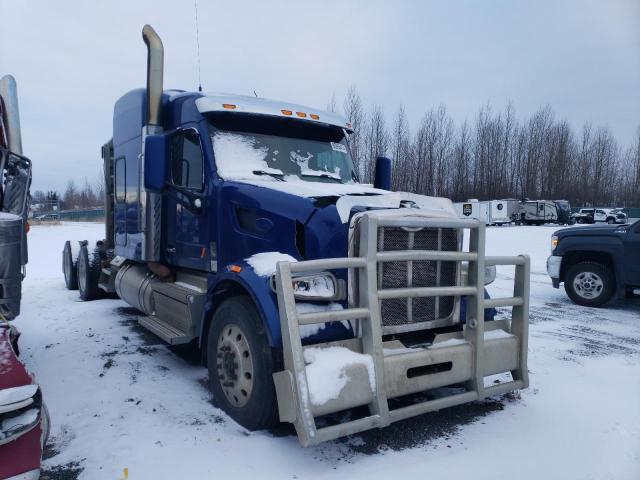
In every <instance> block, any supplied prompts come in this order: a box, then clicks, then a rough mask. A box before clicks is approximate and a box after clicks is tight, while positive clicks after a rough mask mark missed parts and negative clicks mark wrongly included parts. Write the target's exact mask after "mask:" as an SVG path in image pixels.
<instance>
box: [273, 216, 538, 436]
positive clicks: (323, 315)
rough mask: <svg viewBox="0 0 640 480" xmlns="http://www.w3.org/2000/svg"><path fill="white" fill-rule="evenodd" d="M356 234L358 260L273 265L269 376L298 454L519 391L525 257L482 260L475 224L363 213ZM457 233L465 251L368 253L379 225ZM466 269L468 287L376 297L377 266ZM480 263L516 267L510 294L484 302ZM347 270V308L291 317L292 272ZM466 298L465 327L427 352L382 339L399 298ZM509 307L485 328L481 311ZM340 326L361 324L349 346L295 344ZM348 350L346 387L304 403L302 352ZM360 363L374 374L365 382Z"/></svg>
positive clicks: (522, 384) (523, 378)
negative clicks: (390, 303) (329, 417)
mask: <svg viewBox="0 0 640 480" xmlns="http://www.w3.org/2000/svg"><path fill="white" fill-rule="evenodd" d="M361 221H362V223H361V227H360V239H359V241H360V249H359V252H360V255H361V256H358V257H349V258H332V259H321V260H310V261H303V262H295V263H291V262H279V263H278V266H277V272H276V289H277V294H278V307H279V311H280V323H281V328H282V342H283V351H284V367H285V370H283V371H281V372H276V373H274V374H273V378H274V383H275V387H276V393H277V397H278V410H279V414H280V420H281V421H283V422H290V423H293V424H294V425H295V428H296V432H297V434H298V438H299V440H300V443H301V444H302V445H303V446H305V447H306V446H310V445H315V444H318V443H320V442H324V441H327V440H332V439H335V438H338V437H342V436H345V435H351V434H354V433H358V432H362V431H364V430H368V429H371V428H374V427H378V428H381V427H384V426H386V425H389V424H390V423H391V422H395V421H398V420H401V419H405V418H408V417H412V416H415V415H420V414H423V413H426V412H430V411H434V410H439V409H441V408H444V407H450V406H454V405H459V404H462V403H467V402H471V401H474V400H480V399H483V398H486V397H488V396H491V395H499V394H503V393H506V392H509V391H512V390H517V389H521V388H526V387H527V386H528V384H529V378H528V372H527V341H528V317H529V257H528V256H525V255H521V256H513V257H485V255H484V250H485V225H484V223H482V222H478V221H477V220H475V219H451V218H427V217H416V216H410V217H408V216H400V215H398V216H383V217H377V216H375V215H369V214H364V215H363V218H362V219H361ZM383 226H391V227H411V228H456V229H469V230H470V233H471V238H470V247H469V251H468V252H449V251H433V250H405V251H392V252H378V251H377V232H378V228H379V227H383ZM421 260H422V261H424V260H433V261H454V262H465V261H466V262H469V275H468V285H465V286H452V287H443V286H434V287H408V288H394V289H378V283H377V266H378V263H380V262H390V261H394V262H399V261H421ZM485 265H487V266H488V265H515V278H514V290H513V296H512V297H507V298H493V299H485V298H484V267H485ZM336 269H352V270H353V273H354V274H355V275H357V276H358V277H357V278H358V284H359V288H358V297H359V298H354V299H351V300H352V302H351V303H352V304H353V305H351V306H350V308H347V309H344V310H337V311H322V312H314V313H298V312H297V309H296V300H295V298H294V294H293V289H292V281H291V280H292V274H293V273H303V272H313V271H325V270H336ZM438 296H457V297H462V296H465V297H466V298H467V319H468V320H467V322H466V325H464V326H462V327H461V331H458V332H453V333H446V334H439V335H436V336H435V340H434V341H433V343H432V344H431V345H430V346H427V347H422V348H404V346H403V345H402V344H401V343H400V342H398V341H387V342H385V341H383V339H382V322H381V313H380V300H384V299H391V298H407V297H438ZM490 307H512V316H511V319H507V320H498V321H493V322H489V323H487V324H485V322H484V310H485V308H490ZM345 320H357V321H358V322H359V323H360V328H359V329H358V331H359V334H358V336H357V337H356V338H353V339H349V340H344V341H338V342H330V343H323V344H316V345H311V346H305V347H303V346H302V343H301V340H300V331H299V326H300V325H311V324H323V323H326V322H336V321H345ZM335 346H339V347H343V348H348V349H349V350H351V351H353V352H357V353H359V354H362V355H365V356H368V357H362V358H363V360H364V361H363V362H362V363H358V362H356V363H352V364H349V365H345V367H344V369H343V371H342V374H343V375H345V377H346V378H347V381H346V383H345V385H344V387H343V388H342V389H341V390H340V392H339V394H338V395H337V397H336V398H329V399H328V400H325V401H324V402H322V403H321V402H316V403H315V404H314V403H313V402H312V400H311V395H310V392H309V383H308V372H307V364H306V362H305V356H304V351H305V350H306V349H308V348H328V347H335ZM366 365H369V366H371V365H372V366H373V374H374V375H373V377H374V378H373V379H372V378H371V376H370V375H369V373H370V372H369V371H368V368H367V367H366ZM504 372H510V373H511V376H512V380H511V381H508V382H505V383H499V384H496V385H491V386H488V387H485V382H484V377H486V376H489V375H494V374H498V373H504ZM457 384H463V385H464V386H465V388H464V391H462V392H460V391H459V390H458V391H456V393H453V394H451V395H449V396H444V397H442V396H440V397H439V398H436V399H433V400H427V401H423V402H420V403H412V404H410V405H408V406H403V407H400V408H396V409H390V408H389V403H388V400H389V399H391V398H397V397H401V396H404V395H408V394H412V393H418V392H424V391H428V390H432V389H434V388H439V387H444V386H449V385H457ZM363 405H367V406H368V410H369V414H368V415H367V416H365V417H363V418H359V419H356V420H351V421H346V422H343V423H338V424H336V425H331V426H326V427H318V425H317V424H316V418H317V417H319V416H322V415H326V414H329V413H335V412H339V411H343V410H347V409H350V408H354V407H357V406H363Z"/></svg>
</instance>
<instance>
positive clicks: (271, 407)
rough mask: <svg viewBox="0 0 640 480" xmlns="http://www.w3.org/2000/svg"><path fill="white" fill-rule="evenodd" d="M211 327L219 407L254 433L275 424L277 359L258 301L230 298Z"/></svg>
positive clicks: (213, 383) (211, 363) (211, 362)
mask: <svg viewBox="0 0 640 480" xmlns="http://www.w3.org/2000/svg"><path fill="white" fill-rule="evenodd" d="M211 322H212V324H211V329H210V331H209V335H208V339H207V363H208V365H207V366H208V368H209V384H210V387H211V391H212V393H213V397H214V402H215V404H216V406H218V407H220V408H221V409H222V410H224V411H225V412H226V413H227V414H228V415H229V416H230V417H231V418H233V419H234V420H235V421H236V422H238V423H239V424H240V425H242V426H243V427H245V428H247V429H249V430H259V429H262V428H267V427H270V426H273V425H275V424H276V423H277V421H278V415H277V401H276V392H275V387H274V385H273V377H272V374H273V358H272V354H271V348H270V347H269V342H268V338H267V334H266V331H265V328H264V324H263V322H262V320H261V318H260V315H259V314H258V311H257V310H256V307H255V306H254V304H253V302H252V301H251V299H250V298H249V297H247V296H238V297H233V298H230V299H228V300H226V301H225V302H224V303H223V304H222V305H220V307H219V308H218V310H217V311H216V312H215V314H214V315H213V319H212V320H211Z"/></svg>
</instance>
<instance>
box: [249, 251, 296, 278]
mask: <svg viewBox="0 0 640 480" xmlns="http://www.w3.org/2000/svg"><path fill="white" fill-rule="evenodd" d="M278 262H297V260H296V259H295V258H293V257H292V256H291V255H287V254H286V253H280V252H263V253H256V254H255V255H252V256H250V257H249V258H247V263H248V264H249V265H250V266H251V268H253V271H254V272H256V275H259V276H261V277H268V276H270V275H273V274H274V273H276V265H277V264H278Z"/></svg>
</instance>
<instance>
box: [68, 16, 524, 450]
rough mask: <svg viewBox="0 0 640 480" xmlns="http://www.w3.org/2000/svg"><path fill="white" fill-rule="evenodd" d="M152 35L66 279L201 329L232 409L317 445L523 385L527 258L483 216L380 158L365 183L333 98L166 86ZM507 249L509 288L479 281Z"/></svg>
mask: <svg viewBox="0 0 640 480" xmlns="http://www.w3.org/2000/svg"><path fill="white" fill-rule="evenodd" d="M142 34H143V39H144V41H145V43H146V44H147V47H148V57H147V88H146V89H138V90H132V91H130V92H129V93H127V94H125V95H124V96H122V97H121V98H120V99H119V100H118V101H117V102H116V104H115V109H114V118H113V138H112V139H111V140H110V141H109V142H107V143H106V144H105V145H104V146H103V148H102V156H103V160H104V172H105V179H106V185H107V188H106V201H105V202H106V205H105V210H106V236H105V239H104V240H103V241H100V242H98V243H97V244H96V245H90V244H88V243H87V242H85V241H79V242H77V241H69V242H67V244H66V245H65V248H64V252H63V270H64V274H65V280H66V283H67V286H68V287H69V288H76V287H77V288H79V291H80V296H81V297H82V298H83V299H85V300H91V299H94V298H98V297H100V296H102V295H103V294H105V292H106V293H111V294H113V293H115V294H117V295H118V296H119V297H120V298H121V299H123V300H124V301H125V302H127V303H129V304H130V305H132V306H134V307H135V308H136V309H138V310H139V311H140V312H141V314H140V317H139V322H140V324H141V325H143V326H144V327H146V328H148V329H149V330H151V331H152V332H154V333H155V334H157V335H158V336H159V337H160V338H162V339H163V340H165V341H166V342H167V343H169V344H181V343H182V344H183V343H189V342H193V343H195V344H197V345H198V346H199V347H200V348H201V351H202V356H203V362H204V363H205V365H207V366H208V369H209V380H210V387H211V390H212V392H213V397H214V401H215V402H216V404H217V405H218V406H219V407H221V408H222V409H224V410H225V411H226V412H227V413H228V414H229V415H230V416H231V417H232V418H233V419H235V420H236V421H237V422H238V423H240V424H241V425H243V426H245V427H246V428H248V429H260V428H265V427H268V426H270V425H273V424H274V423H276V422H278V421H281V422H291V423H293V424H294V425H295V427H296V431H297V433H298V437H299V439H300V442H301V443H302V444H303V445H304V446H307V445H313V444H317V443H319V442H322V441H325V440H329V439H333V438H337V437H340V436H344V435H348V434H352V433H356V432H360V431H363V430H366V429H370V428H374V427H384V426H386V425H388V424H389V423H390V422H394V421H397V420H400V419H403V418H407V417H411V416H414V415H419V414H421V413H424V412H428V411H433V410H438V409H441V408H444V407H447V406H452V405H458V404H462V403H466V402H472V401H474V400H479V399H482V398H485V397H487V396H490V395H498V394H502V393H505V392H508V391H512V390H515V389H520V388H525V387H527V385H528V376H527V365H526V360H527V338H528V333H527V328H528V326H527V325H528V297H529V260H528V257H526V256H515V257H487V256H485V226H484V223H483V222H478V221H477V220H475V219H459V218H457V215H456V212H455V210H454V208H453V205H452V203H451V202H450V201H449V200H447V199H442V198H432V197H425V196H421V195H415V194H411V193H402V192H391V191H389V186H390V178H391V171H390V162H389V161H388V160H386V159H382V158H381V159H378V160H377V163H376V182H375V185H374V186H371V185H365V184H361V183H359V181H358V177H357V175H356V172H355V170H354V166H353V162H352V159H351V156H350V152H349V143H348V137H349V134H350V132H351V130H352V128H351V125H350V124H349V123H348V121H347V120H346V119H344V118H343V117H341V116H339V115H336V114H335V113H331V112H325V111H319V110H316V109H313V108H309V107H305V106H301V105H294V104H290V103H285V102H278V101H270V100H265V99H261V98H254V97H244V96H237V95H208V94H203V93H200V92H184V91H179V90H164V89H163V47H162V42H161V40H160V38H159V37H158V36H157V35H156V33H155V32H154V30H153V29H152V28H151V27H150V26H148V25H147V26H145V27H144V28H143V31H142ZM464 232H467V234H469V235H470V239H469V248H467V249H463V234H464ZM507 264H508V265H515V276H514V278H515V281H514V289H513V294H512V295H510V296H508V297H507V298H492V299H489V298H485V290H484V285H485V279H486V275H485V273H486V272H489V275H491V274H492V272H493V273H495V268H494V267H493V266H495V265H507ZM495 307H511V308H512V313H511V315H509V314H508V313H505V314H504V315H502V316H501V318H499V319H498V317H496V318H495V319H493V312H494V308H495ZM485 312H488V313H489V314H490V316H491V318H492V319H493V320H492V321H487V322H485V320H486V319H485ZM497 374H504V376H503V378H502V380H501V381H500V382H499V383H496V382H495V381H491V382H488V383H487V377H489V376H494V375H497ZM485 383H487V384H485ZM450 386H454V387H455V388H446V387H450ZM436 389H439V390H438V394H437V395H429V392H434V391H435V390H436ZM425 392H426V393H425ZM355 407H368V408H355ZM345 410H350V411H351V412H352V414H351V416H349V417H348V418H350V419H349V420H347V421H345V420H344V419H345V418H347V416H345V415H335V413H337V412H342V411H345ZM319 417H322V418H323V421H321V422H317V420H318V418H319Z"/></svg>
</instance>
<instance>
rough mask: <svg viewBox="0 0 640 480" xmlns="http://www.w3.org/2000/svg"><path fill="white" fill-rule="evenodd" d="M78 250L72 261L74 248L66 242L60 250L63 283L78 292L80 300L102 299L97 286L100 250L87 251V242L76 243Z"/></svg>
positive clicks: (100, 261)
mask: <svg viewBox="0 0 640 480" xmlns="http://www.w3.org/2000/svg"><path fill="white" fill-rule="evenodd" d="M77 243H78V245H77V246H75V248H77V249H79V251H78V254H77V257H76V258H75V259H74V246H73V245H72V244H71V241H69V240H67V241H66V242H65V244H64V249H63V250H62V271H63V273H64V283H65V285H66V287H67V289H69V290H78V293H79V294H80V298H81V299H82V300H85V301H88V300H95V299H97V298H100V297H102V290H101V289H100V287H99V286H98V282H99V280H100V271H101V269H102V257H101V253H100V249H99V248H98V247H94V248H92V249H91V251H89V248H88V246H87V242H77Z"/></svg>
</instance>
